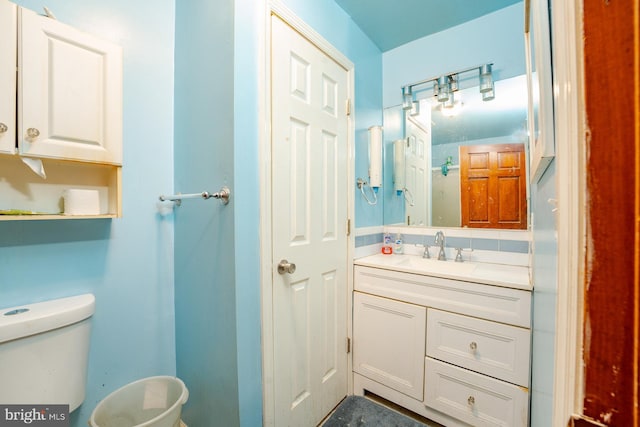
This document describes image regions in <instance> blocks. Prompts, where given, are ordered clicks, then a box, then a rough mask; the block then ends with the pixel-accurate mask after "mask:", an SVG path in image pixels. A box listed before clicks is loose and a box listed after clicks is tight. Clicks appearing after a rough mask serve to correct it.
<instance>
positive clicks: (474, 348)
mask: <svg viewBox="0 0 640 427" xmlns="http://www.w3.org/2000/svg"><path fill="white" fill-rule="evenodd" d="M469 350H471V352H472V353H475V352H476V351H477V350H478V344H477V343H476V342H475V341H471V344H469Z"/></svg>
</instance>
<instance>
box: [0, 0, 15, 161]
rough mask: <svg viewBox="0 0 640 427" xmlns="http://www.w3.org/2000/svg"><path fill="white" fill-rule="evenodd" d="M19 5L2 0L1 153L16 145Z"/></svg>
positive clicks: (0, 32) (0, 26)
mask: <svg viewBox="0 0 640 427" xmlns="http://www.w3.org/2000/svg"><path fill="white" fill-rule="evenodd" d="M16 13H17V6H16V5H15V4H13V3H9V2H8V1H6V0H0V53H1V54H2V57H1V58H0V153H14V152H15V147H16V95H15V94H16V46H17V40H16V38H17V36H18V32H17V22H18V21H17V17H16Z"/></svg>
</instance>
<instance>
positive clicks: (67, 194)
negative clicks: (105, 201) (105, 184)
mask: <svg viewBox="0 0 640 427" xmlns="http://www.w3.org/2000/svg"><path fill="white" fill-rule="evenodd" d="M62 198H63V200H64V214H65V215H100V196H99V194H98V190H83V189H79V188H69V189H67V190H65V191H64V192H63V193H62Z"/></svg>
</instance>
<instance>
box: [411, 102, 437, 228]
mask: <svg viewBox="0 0 640 427" xmlns="http://www.w3.org/2000/svg"><path fill="white" fill-rule="evenodd" d="M423 111H424V112H425V113H423V114H428V115H429V116H428V118H427V119H425V120H427V121H430V120H431V118H430V117H431V116H430V114H431V110H430V109H428V108H426V109H424V110H423ZM406 126H407V130H406V131H407V147H406V148H407V149H406V182H405V184H406V188H407V189H408V190H409V191H408V192H409V194H410V196H409V200H411V202H412V203H407V204H406V216H407V225H431V205H430V201H431V182H430V181H431V154H430V153H431V130H430V129H427V128H426V127H425V126H423V125H422V124H419V123H417V122H415V121H414V120H413V118H411V117H409V119H408V120H407V122H406Z"/></svg>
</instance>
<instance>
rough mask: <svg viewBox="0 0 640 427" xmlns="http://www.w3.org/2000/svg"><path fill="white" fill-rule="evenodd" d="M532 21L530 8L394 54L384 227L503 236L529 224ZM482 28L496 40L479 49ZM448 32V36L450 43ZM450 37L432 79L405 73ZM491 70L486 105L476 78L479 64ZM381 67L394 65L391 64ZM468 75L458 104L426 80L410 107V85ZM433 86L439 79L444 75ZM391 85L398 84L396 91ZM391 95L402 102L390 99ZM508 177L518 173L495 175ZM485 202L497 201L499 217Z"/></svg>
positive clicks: (502, 13)
mask: <svg viewBox="0 0 640 427" xmlns="http://www.w3.org/2000/svg"><path fill="white" fill-rule="evenodd" d="M514 17H517V22H518V24H517V25H514V23H513V18H514ZM506 21H509V22H510V24H508V25H507V24H506ZM524 22H525V18H524V9H523V5H522V4H516V5H513V6H510V7H508V8H505V9H503V10H500V11H497V12H495V13H492V14H489V15H486V16H484V17H481V18H477V19H474V20H472V21H469V22H468V23H463V24H461V25H459V26H457V27H455V28H454V29H452V30H450V31H449V30H448V31H443V32H441V33H439V34H437V35H434V36H429V37H426V38H424V39H421V40H420V41H416V42H413V43H409V44H407V45H406V46H405V47H400V48H397V49H396V50H397V51H399V50H402V49H404V50H405V52H402V53H401V54H398V52H392V55H393V58H392V60H393V64H392V65H391V67H396V68H394V69H391V70H390V73H395V80H394V81H390V80H393V79H385V80H384V86H385V87H384V88H383V91H384V93H385V108H384V134H385V135H384V156H385V161H384V175H385V186H384V222H385V224H387V225H391V224H395V225H409V226H431V227H470V228H499V229H527V228H528V227H529V226H530V221H529V219H528V217H529V206H528V194H529V188H528V185H529V181H530V178H529V169H530V168H529V154H528V153H529V124H528V111H529V108H530V105H529V99H530V97H529V95H528V94H529V89H528V82H527V67H526V60H525V54H526V52H525V41H524V34H525V31H524ZM465 26H467V27H468V28H465ZM479 28H484V30H485V31H486V32H487V34H490V36H486V37H485V36H484V35H483V36H482V37H485V39H484V40H481V41H480V44H479V45H478V46H476V47H474V43H476V41H474V40H473V35H474V34H475V35H477V34H478V32H477V31H478V29H479ZM448 33H450V34H448ZM493 33H495V34H493ZM448 35H449V36H450V39H445V37H446V36H448ZM482 37H481V38H482ZM430 38H433V39H434V40H429V39H430ZM443 40H445V41H446V46H448V47H449V51H450V53H448V54H447V55H440V57H439V58H438V55H435V56H436V58H438V59H439V60H440V61H439V62H437V63H436V64H435V65H432V66H431V68H430V70H431V71H430V73H431V74H429V75H424V74H426V73H423V74H422V76H420V73H419V72H416V71H415V70H413V71H398V70H412V68H413V67H414V66H415V65H416V64H419V63H420V62H424V59H420V57H421V55H422V56H424V55H427V56H428V57H429V58H432V57H433V55H429V53H434V50H433V49H432V45H435V44H438V45H440V46H441V45H442V43H443ZM421 48H422V49H423V51H422V52H421V51H420V49H421ZM436 49H437V48H436ZM471 51H473V53H470V52H471ZM455 52H459V55H456V54H455ZM465 54H468V56H469V57H468V58H465ZM474 58H475V59H474ZM400 59H403V60H404V61H402V62H400V61H399V60H400ZM471 61H474V62H472V63H471V64H469V63H468V62H471ZM486 63H491V64H492V68H493V73H492V77H493V84H494V91H493V92H494V96H492V97H489V98H488V99H487V97H486V96H485V99H484V100H483V93H482V92H481V91H480V90H479V89H480V88H479V85H480V74H481V72H480V71H481V69H478V70H477V71H476V70H475V68H474V67H475V66H476V64H479V65H478V66H480V65H482V64H486ZM383 64H384V65H385V66H386V62H385V61H384V59H383ZM461 68H464V69H473V70H472V71H470V72H468V73H464V74H460V81H459V82H458V84H459V88H458V90H457V91H455V92H452V93H453V95H454V96H453V97H452V98H453V99H452V101H453V102H447V103H445V102H442V101H439V100H438V97H437V95H434V87H433V86H434V85H433V84H431V83H427V84H424V85H422V86H419V87H417V90H415V89H416V88H414V90H413V91H410V92H411V94H412V101H413V105H412V106H411V108H410V109H407V107H408V105H407V102H406V101H407V100H406V96H405V95H406V93H405V92H406V90H403V88H405V89H406V87H405V85H411V84H412V83H413V82H420V81H423V79H425V80H431V78H433V77H434V76H438V75H440V76H447V75H449V74H450V73H455V72H456V70H460V69H461ZM386 72H387V71H386V69H385V73H386ZM400 76H402V77H404V78H405V80H404V81H403V80H402V77H400ZM416 77H417V78H416ZM435 79H436V82H439V79H438V77H435ZM389 83H395V84H396V86H395V88H390V87H389ZM398 83H400V84H398ZM393 90H395V92H396V93H397V96H392V95H387V94H391V92H392V91H393ZM403 98H404V101H405V103H404V108H403ZM536 98H537V97H536ZM449 101H451V100H449ZM445 104H449V105H447V107H445ZM401 145H402V146H403V147H404V153H402V149H401V148H400V147H401ZM400 158H402V160H401V161H400V160H399V159H400ZM480 169H482V170H485V172H486V174H485V176H481V175H482V174H480V175H478V174H477V173H478V170H480ZM505 171H509V172H513V174H512V175H509V176H503V177H502V178H501V179H500V180H498V179H497V178H495V177H496V174H497V175H500V174H501V173H502V172H505ZM503 178H504V179H503ZM463 189H466V192H465V191H463ZM465 193H466V194H465ZM487 203H494V205H495V206H494V207H493V208H492V209H493V211H492V212H493V213H490V212H489V211H490V210H489V208H488V207H487ZM496 215H497V218H498V219H497V222H496ZM489 216H491V218H489Z"/></svg>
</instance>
